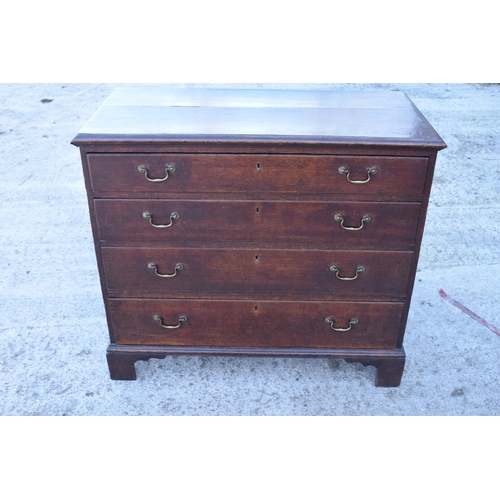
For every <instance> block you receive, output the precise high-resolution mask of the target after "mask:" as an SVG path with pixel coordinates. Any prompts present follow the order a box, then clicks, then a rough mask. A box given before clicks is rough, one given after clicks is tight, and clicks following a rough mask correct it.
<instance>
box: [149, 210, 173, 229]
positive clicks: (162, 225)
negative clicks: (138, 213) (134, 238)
mask: <svg viewBox="0 0 500 500" xmlns="http://www.w3.org/2000/svg"><path fill="white" fill-rule="evenodd" d="M142 216H143V217H144V218H145V219H147V220H148V221H149V223H150V224H151V225H152V226H153V227H159V228H160V229H161V228H164V227H170V226H171V225H172V224H173V223H174V220H177V219H178V218H179V217H180V215H179V214H178V212H172V213H171V214H170V222H169V223H168V224H154V223H153V216H152V215H151V212H143V213H142Z"/></svg>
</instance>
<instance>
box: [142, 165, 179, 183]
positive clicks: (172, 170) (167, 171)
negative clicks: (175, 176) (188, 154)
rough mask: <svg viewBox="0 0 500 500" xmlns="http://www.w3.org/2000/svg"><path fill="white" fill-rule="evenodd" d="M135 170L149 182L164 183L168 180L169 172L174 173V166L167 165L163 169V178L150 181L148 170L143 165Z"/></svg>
mask: <svg viewBox="0 0 500 500" xmlns="http://www.w3.org/2000/svg"><path fill="white" fill-rule="evenodd" d="M137 170H138V171H139V172H140V173H141V174H144V177H146V179H147V180H148V181H149V182H163V181H166V180H167V179H168V173H169V172H175V165H174V164H169V165H167V166H166V167H165V177H163V178H161V179H151V177H148V169H147V168H146V167H145V166H144V165H139V166H138V167H137Z"/></svg>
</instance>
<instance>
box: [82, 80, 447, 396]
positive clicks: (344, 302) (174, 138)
mask: <svg viewBox="0 0 500 500" xmlns="http://www.w3.org/2000/svg"><path fill="white" fill-rule="evenodd" d="M73 144H75V145H78V146H79V147H80V148H81V155H82V164H83V167H84V176H85V183H86V187H87V191H88V200H89V209H90V215H91V220H92V229H93V233H94V242H95V246H96V255H97V262H98V267H99V273H100V278H101V286H102V290H103V295H104V303H105V307H106V314H107V319H108V325H109V331H110V339H111V344H110V346H109V348H108V352H107V357H108V364H109V369H110V376H111V378H112V379H119V380H133V379H135V377H136V374H135V367H134V363H135V361H137V360H147V359H149V358H163V357H165V356H166V355H169V354H202V355H203V354H225V355H259V356H325V357H338V358H343V359H346V360H347V361H352V362H360V363H363V364H365V365H373V366H375V367H376V369H377V376H376V381H375V383H376V385H378V386H386V387H394V386H397V385H399V383H400V381H401V376H402V373H403V370H404V363H405V354H404V350H403V348H402V342H403V337H404V331H405V327H406V321H407V316H408V310H409V306H410V299H411V294H412V290H413V283H414V279H415V273H416V267H417V262H418V254H419V249H420V243H421V239H422V235H423V228H424V223H425V216H426V210H427V205H428V199H429V194H430V189H431V183H432V176H433V170H434V164H435V161H436V154H437V151H438V150H440V149H442V148H444V147H446V145H445V144H444V142H443V141H442V140H441V138H440V137H439V135H438V134H437V133H436V132H435V131H434V129H433V128H432V127H431V126H430V125H429V124H428V122H427V121H426V120H425V118H424V117H423V116H422V115H421V114H420V112H419V111H418V110H417V109H416V108H415V106H414V105H413V104H412V103H411V101H410V100H409V99H408V98H407V97H406V96H405V95H404V94H401V93H398V92H344V93H339V92H328V91H318V92H312V91H310V92H303V91H242V90H234V91H220V90H217V91H210V90H186V89H176V90H172V89H170V90H165V89H164V88H162V89H159V88H158V87H151V88H144V89H141V91H140V92H139V93H138V92H137V91H135V90H126V89H125V90H124V89H121V90H117V91H116V92H115V93H113V94H112V95H111V96H110V98H109V99H108V100H107V101H106V102H105V103H104V104H103V106H101V108H100V109H99V110H98V112H97V113H96V114H95V115H94V117H93V118H92V119H91V120H90V121H89V123H88V124H87V125H86V126H85V127H84V129H83V130H82V131H81V133H80V134H78V136H77V137H76V138H75V139H74V140H73ZM166 163H175V165H176V170H175V172H172V173H171V174H170V177H169V179H168V180H167V181H165V182H163V183H152V182H149V181H147V180H146V179H145V177H144V175H143V174H141V173H139V172H138V171H137V165H138V164H143V165H146V167H147V168H148V172H149V175H150V176H151V177H153V178H154V177H160V176H163V175H164V169H165V164H166ZM340 166H346V167H348V168H349V169H350V171H351V174H350V175H351V178H352V179H355V180H364V179H366V171H367V168H369V167H370V166H376V167H377V168H378V172H377V174H376V175H375V176H372V178H371V179H370V181H369V182H367V183H365V184H351V183H349V182H348V181H347V179H346V176H345V175H342V174H340V173H339V172H338V169H339V167H340ZM145 211H148V212H151V213H152V214H153V221H154V222H155V223H157V224H158V223H163V224H165V223H167V222H169V220H170V219H169V216H170V214H171V213H172V212H173V211H176V212H178V213H179V214H180V218H179V219H178V220H174V223H173V225H172V227H170V228H166V229H158V228H153V227H151V225H150V224H149V221H148V220H146V219H144V218H143V217H142V214H143V212H145ZM337 213H341V214H342V215H344V217H345V222H344V224H345V225H346V226H358V225H359V224H360V219H361V217H362V216H363V215H365V214H369V215H370V216H371V217H372V220H371V221H370V222H369V223H367V224H365V227H363V229H361V230H360V231H346V230H344V229H342V228H341V227H340V225H339V223H338V222H337V221H335V220H334V216H335V214H337ZM332 259H333V260H332ZM156 260H158V263H157V264H158V271H159V272H160V273H170V272H172V271H173V268H172V267H171V266H173V265H174V264H175V263H177V262H182V263H183V265H184V268H183V269H182V270H181V271H179V272H178V275H177V276H175V277H173V278H160V277H157V276H155V275H154V271H152V270H151V269H148V268H147V264H148V263H149V262H150V261H155V262H156ZM146 261H147V262H146ZM160 261H161V262H160ZM174 261H175V262H174ZM332 264H335V265H338V266H339V268H340V269H341V273H340V275H341V276H347V275H352V273H353V270H354V269H355V267H356V266H358V265H363V266H365V267H366V271H365V273H362V274H360V275H359V276H358V278H357V279H356V280H354V281H345V282H342V281H339V280H337V279H336V278H335V276H334V274H333V273H331V271H329V269H328V268H329V267H330V266H331V265H332ZM164 266H165V267H164ZM169 266H170V267H169ZM348 269H349V270H348ZM154 314H160V315H161V316H162V317H163V319H162V321H164V322H165V324H171V325H175V324H177V321H178V318H179V316H180V315H185V316H187V317H188V319H187V321H186V322H184V323H181V324H180V327H179V328H177V329H164V328H162V327H161V324H160V323H159V322H157V321H155V320H154V319H153V315H154ZM327 316H331V317H334V318H335V320H336V323H335V325H334V326H335V327H338V328H345V327H347V325H348V322H349V319H350V318H352V317H357V318H358V319H359V324H358V325H355V326H353V327H352V328H351V330H350V331H348V332H336V331H333V330H332V329H331V327H330V325H329V324H327V323H325V321H324V319H325V317H327Z"/></svg>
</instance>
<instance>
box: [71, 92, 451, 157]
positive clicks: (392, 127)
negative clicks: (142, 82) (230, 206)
mask: <svg viewBox="0 0 500 500" xmlns="http://www.w3.org/2000/svg"><path fill="white" fill-rule="evenodd" d="M124 140H132V141H133V140H155V141H157V140H160V141H165V142H168V141H190V140H191V141H204V142H221V141H226V142H242V143H245V142H248V143H252V142H257V141H258V142H293V143H311V142H312V143H318V144H342V145H364V144H367V145H378V144H380V145H395V146H410V147H411V146H415V147H425V148H432V149H443V148H444V147H446V145H445V143H444V142H443V140H442V139H441V137H439V135H438V134H437V132H436V131H435V130H434V129H433V128H432V126H431V125H430V124H429V123H428V122H427V120H426V119H425V118H424V117H423V116H422V114H421V113H420V112H419V111H418V109H417V108H416V107H415V105H414V104H413V103H412V102H411V101H410V99H409V98H408V97H407V96H406V95H405V94H404V93H402V92H398V91H347V92H346V91H330V90H264V89H256V90H249V89H245V90H243V89H173V88H168V87H162V86H144V87H141V88H127V87H121V88H117V89H116V90H115V91H113V92H112V94H111V95H110V96H109V97H108V98H107V99H106V101H105V102H104V103H103V104H102V105H101V107H100V108H99V109H98V110H97V111H96V113H95V114H94V115H93V116H92V117H91V119H90V120H89V121H88V122H87V124H86V125H85V126H84V127H83V128H82V130H81V131H80V133H79V134H78V135H77V136H76V137H75V139H74V140H73V144H75V145H85V144H89V143H94V142H103V141H105V142H113V141H124Z"/></svg>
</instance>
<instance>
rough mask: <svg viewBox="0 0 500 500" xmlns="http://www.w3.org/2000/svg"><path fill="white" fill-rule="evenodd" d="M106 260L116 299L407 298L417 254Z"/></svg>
mask: <svg viewBox="0 0 500 500" xmlns="http://www.w3.org/2000/svg"><path fill="white" fill-rule="evenodd" d="M102 255H103V262H104V270H105V276H106V285H107V288H108V293H109V295H110V296H112V297H116V296H121V297H127V296H128V297H148V296H149V297H151V296H155V297H183V296H189V297H193V298H195V297H211V296H212V297H213V296H216V295H219V296H240V295H252V296H258V297H263V298H269V299H271V298H281V299H293V298H295V299H297V298H303V299H304V298H305V299H308V300H312V299H313V300H335V299H337V300H338V299H357V300H360V299H368V300H391V299H392V300H395V299H403V298H404V297H405V295H406V285H407V280H408V275H409V270H410V265H411V259H412V252H366V251H365V252H359V251H358V252H356V251H326V250H325V251H319V250H315V251H300V250H260V249H259V250H234V249H231V250H219V249H192V248H171V249H163V248H157V249H155V248H112V247H108V248H103V249H102ZM152 264H154V266H153V265H152ZM178 264H181V266H179V265H178ZM176 266H177V267H176ZM159 275H162V276H159Z"/></svg>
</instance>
